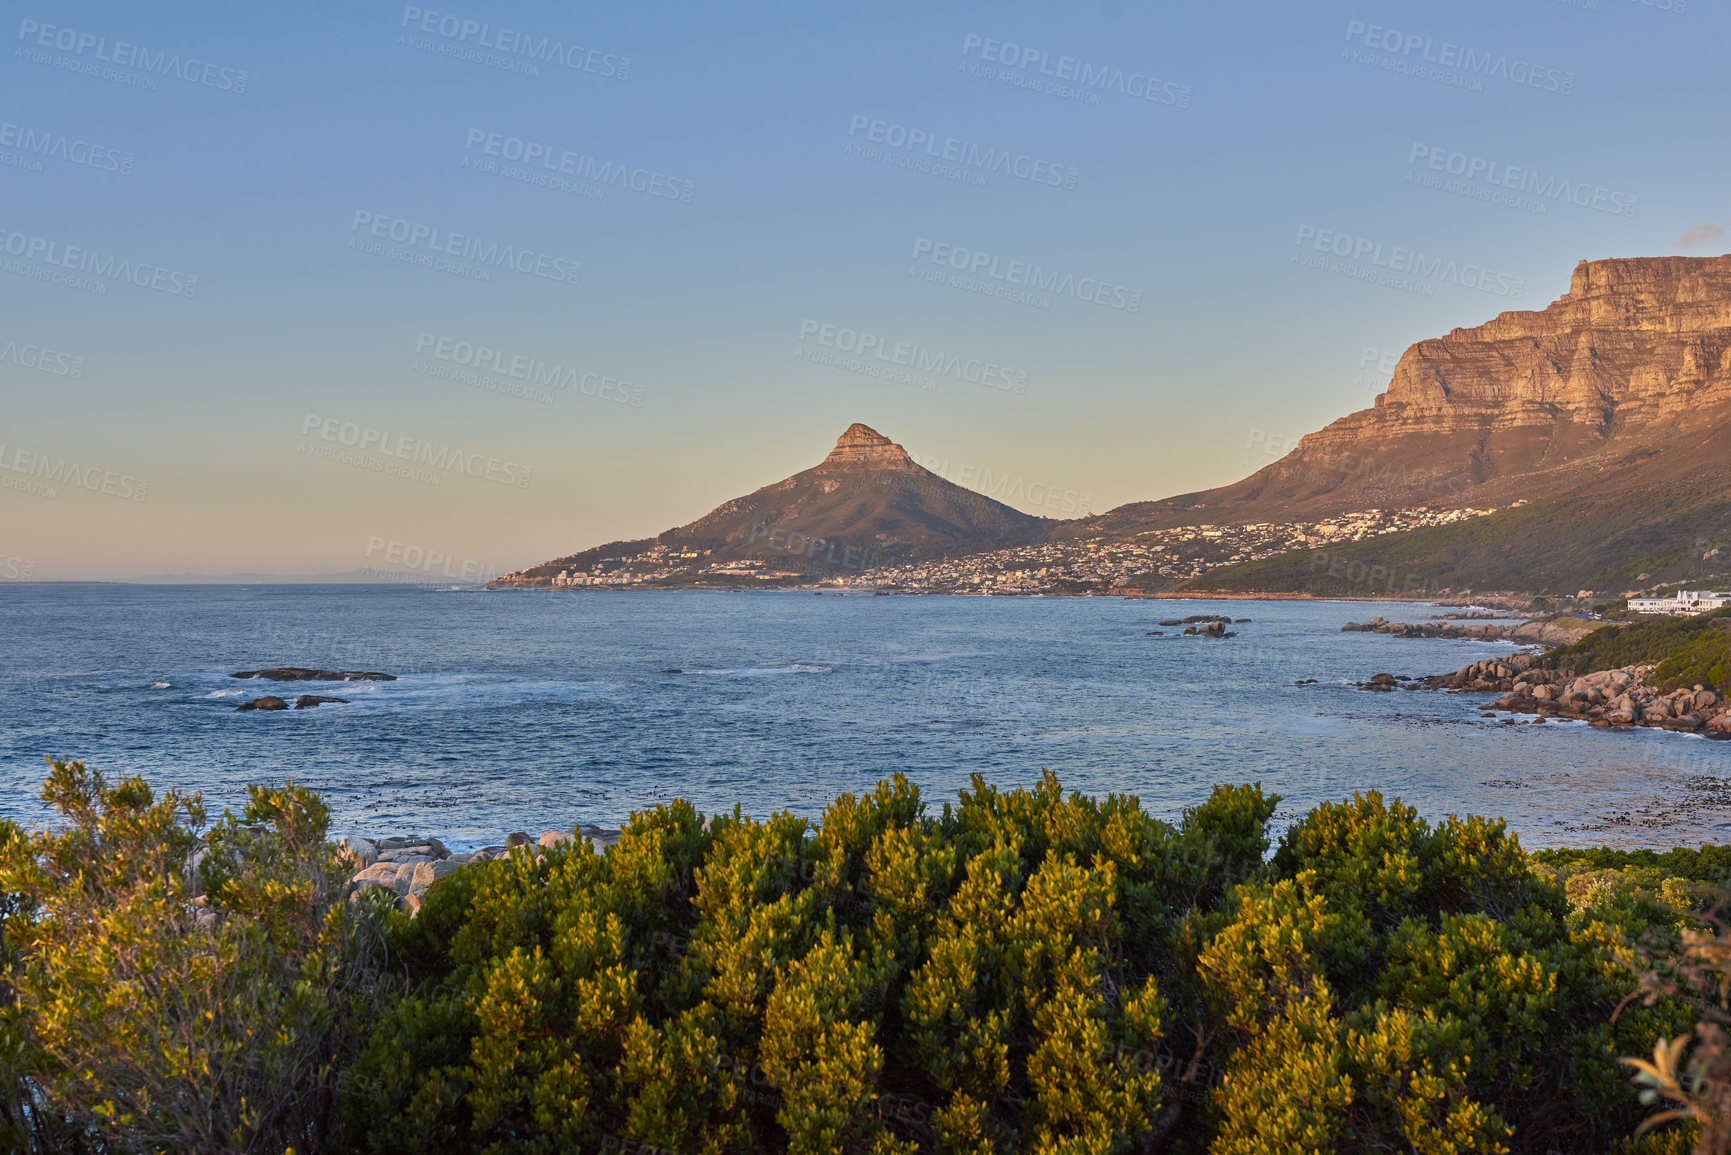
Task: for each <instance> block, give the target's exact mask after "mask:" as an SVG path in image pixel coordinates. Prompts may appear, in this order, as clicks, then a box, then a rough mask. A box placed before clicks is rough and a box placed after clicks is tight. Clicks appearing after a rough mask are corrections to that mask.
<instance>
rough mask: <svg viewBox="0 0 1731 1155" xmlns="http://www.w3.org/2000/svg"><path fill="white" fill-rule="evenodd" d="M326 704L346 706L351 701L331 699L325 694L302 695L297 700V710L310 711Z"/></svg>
mask: <svg viewBox="0 0 1731 1155" xmlns="http://www.w3.org/2000/svg"><path fill="white" fill-rule="evenodd" d="M326 703H332V704H336V705H342V706H346V705H348V704H349V700H348V699H347V698H331V697H327V696H326V695H324V694H302V695H301V696H300V697H298V698H296V699H295V709H297V710H310V709H312V708H313V707H314V706H323V705H325V704H326Z"/></svg>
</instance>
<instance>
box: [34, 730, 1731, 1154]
mask: <svg viewBox="0 0 1731 1155" xmlns="http://www.w3.org/2000/svg"><path fill="white" fill-rule="evenodd" d="M44 798H45V799H47V800H48V801H49V802H50V803H52V804H53V805H54V806H55V807H57V808H58V810H59V812H60V814H61V817H62V819H63V824H62V826H61V828H60V829H59V830H57V831H55V832H35V833H30V834H26V833H24V832H22V831H19V830H18V829H17V828H16V827H11V826H9V825H7V826H0V901H3V902H4V906H3V907H0V913H3V914H4V915H5V919H6V921H5V923H4V937H3V939H0V948H3V952H4V953H0V962H3V964H4V970H3V971H0V1127H5V1128H7V1129H8V1130H7V1131H6V1133H5V1136H4V1137H3V1138H0V1147H4V1148H5V1149H9V1150H18V1151H27V1152H33V1153H46V1152H61V1151H68V1152H70V1151H78V1152H89V1153H108V1152H116V1153H118V1152H123V1151H124V1152H134V1151H148V1152H170V1151H175V1152H178V1151H200V1152H203V1151H210V1152H215V1151H256V1152H269V1153H271V1155H277V1153H279V1152H283V1151H285V1150H286V1149H292V1150H294V1151H295V1152H297V1153H299V1155H309V1153H314V1152H322V1151H333V1152H393V1153H394V1152H455V1153H463V1152H489V1153H499V1155H503V1153H505V1152H529V1153H535V1152H567V1151H571V1152H612V1151H616V1152H657V1153H659V1152H680V1153H696V1152H706V1153H715V1155H720V1153H724V1152H738V1153H739V1155H755V1153H758V1152H788V1153H800V1155H805V1153H818V1152H825V1153H831V1152H834V1153H840V1152H861V1153H867V1152H869V1153H872V1155H896V1153H908V1155H912V1153H914V1152H1004V1153H1009V1152H1023V1151H1032V1152H1051V1153H1058V1152H1101V1153H1106V1152H1126V1153H1127V1152H1154V1151H1170V1152H1204V1151H1207V1152H1218V1153H1222V1155H1225V1153H1236V1152H1243V1153H1247V1155H1248V1153H1263V1152H1270V1153H1272V1152H1298V1151H1318V1150H1328V1151H1354V1152H1356V1151H1384V1150H1387V1151H1396V1150H1398V1151H1414V1152H1424V1153H1427V1155H1431V1153H1434V1155H1443V1153H1453V1152H1508V1153H1511V1155H1512V1153H1514V1152H1549V1151H1559V1150H1560V1151H1570V1152H1619V1153H1623V1155H1637V1153H1642V1152H1645V1153H1658V1152H1677V1153H1680V1152H1683V1151H1685V1150H1688V1149H1689V1148H1690V1147H1691V1145H1692V1144H1693V1143H1694V1142H1695V1140H1696V1138H1697V1135H1699V1136H1700V1137H1701V1139H1702V1142H1703V1143H1704V1144H1705V1143H1707V1142H1708V1141H1709V1139H1711V1137H1712V1136H1713V1135H1715V1134H1717V1132H1716V1131H1715V1130H1714V1126H1715V1125H1716V1124H1715V1120H1716V1119H1717V1118H1718V1116H1716V1115H1713V1114H1712V1113H1711V1112H1708V1111H1706V1110H1705V1109H1704V1108H1703V1109H1701V1110H1702V1111H1703V1112H1704V1113H1702V1114H1700V1115H1698V1118H1699V1119H1700V1120H1701V1121H1702V1122H1705V1123H1707V1124H1708V1126H1705V1127H1698V1126H1697V1124H1696V1123H1692V1122H1685V1123H1683V1124H1681V1125H1678V1124H1672V1125H1668V1126H1664V1127H1661V1128H1659V1129H1658V1130H1655V1131H1651V1132H1649V1133H1648V1134H1646V1135H1645V1136H1644V1137H1642V1138H1639V1139H1637V1138H1635V1137H1634V1135H1635V1132H1636V1130H1637V1128H1638V1127H1639V1126H1640V1124H1641V1123H1642V1121H1643V1119H1645V1118H1647V1117H1648V1116H1649V1114H1650V1112H1651V1108H1650V1107H1649V1106H1648V1105H1644V1104H1643V1102H1642V1101H1641V1100H1640V1099H1639V1098H1638V1097H1637V1094H1636V1087H1635V1086H1634V1085H1633V1084H1632V1083H1631V1079H1630V1070H1629V1068H1627V1067H1626V1066H1624V1065H1623V1064H1621V1063H1620V1062H1619V1061H1618V1057H1619V1056H1623V1055H1647V1054H1649V1053H1650V1052H1651V1051H1652V1049H1653V1046H1654V1044H1655V1042H1656V1041H1662V1040H1670V1039H1672V1038H1673V1037H1678V1036H1683V1035H1686V1034H1687V1033H1688V1032H1689V1030H1690V1029H1691V1027H1692V1026H1693V1024H1694V1023H1695V1022H1696V1020H1697V1017H1698V1014H1699V1013H1701V1011H1700V1008H1699V1007H1698V1006H1697V1005H1696V1002H1695V1001H1694V1000H1692V999H1691V998H1689V997H1687V994H1688V992H1687V991H1679V992H1678V993H1676V994H1668V993H1665V992H1664V991H1658V990H1655V992H1654V994H1653V997H1652V998H1651V999H1650V1000H1638V999H1637V1000H1632V1001H1627V1005H1623V1004H1625V1001H1626V1000H1627V999H1628V996H1630V995H1632V994H1634V993H1636V992H1637V990H1638V988H1639V985H1640V982H1641V978H1640V976H1641V975H1642V974H1643V973H1653V974H1658V973H1670V971H1669V968H1668V964H1666V963H1664V962H1663V961H1660V962H1658V963H1657V969H1656V970H1655V969H1654V968H1655V962H1654V961H1653V959H1652V958H1650V957H1649V956H1650V952H1654V951H1656V952H1658V953H1659V955H1661V956H1664V955H1668V954H1670V953H1672V952H1674V951H1675V950H1676V949H1677V948H1678V946H1679V945H1680V943H1681V942H1682V939H1681V936H1682V933H1683V932H1684V931H1685V929H1686V928H1687V927H1688V926H1689V925H1691V922H1692V921H1693V917H1694V916H1693V915H1692V914H1691V913H1690V912H1691V910H1692V909H1693V908H1697V907H1699V906H1701V905H1703V904H1704V903H1705V902H1706V901H1707V900H1706V898H1705V896H1704V895H1703V894H1702V893H1701V891H1700V890H1699V889H1698V887H1699V884H1700V883H1701V882H1703V881H1708V882H1711V881H1716V880H1720V879H1722V878H1723V876H1724V873H1725V869H1724V868H1725V867H1726V866H1727V865H1728V864H1731V849H1728V848H1712V849H1709V850H1703V851H1700V852H1684V851H1675V852H1672V853H1671V854H1669V855H1648V856H1642V855H1640V854H1634V855H1629V854H1621V853H1619V852H1610V851H1571V852H1544V853H1541V854H1538V855H1533V856H1529V855H1527V854H1526V853H1524V852H1523V851H1522V850H1521V848H1520V846H1519V845H1518V843H1517V842H1516V841H1515V839H1514V838H1513V837H1511V836H1510V835H1508V834H1507V832H1506V831H1505V830H1504V829H1503V826H1502V824H1501V823H1499V822H1495V821H1488V820H1485V819H1482V818H1473V817H1468V818H1464V819H1462V818H1453V817H1451V818H1449V819H1447V820H1445V821H1442V822H1440V823H1437V824H1434V825H1433V824H1430V823H1427V822H1425V821H1423V820H1421V819H1420V818H1419V817H1418V816H1417V814H1416V813H1415V812H1414V811H1413V810H1412V809H1411V808H1410V807H1407V806H1404V805H1402V804H1401V803H1399V802H1398V801H1393V802H1389V801H1385V800H1384V799H1382V798H1381V797H1380V796H1378V795H1376V794H1369V795H1363V796H1357V797H1354V798H1353V799H1352V800H1350V801H1348V802H1344V803H1340V804H1331V805H1324V806H1320V807H1318V808H1316V809H1314V810H1312V811H1310V812H1309V813H1307V814H1305V815H1303V816H1302V817H1301V818H1300V819H1299V820H1298V821H1297V823H1296V824H1295V825H1293V826H1292V827H1291V828H1290V829H1289V830H1287V831H1286V832H1285V834H1284V835H1283V836H1281V837H1280V839H1279V841H1278V844H1277V845H1273V846H1272V850H1273V853H1272V855H1270V854H1269V853H1268V852H1269V850H1270V849H1271V833H1270V830H1269V823H1270V820H1271V818H1272V816H1273V814H1274V810H1275V806H1276V803H1277V801H1278V800H1277V799H1276V798H1274V797H1272V796H1268V795H1264V794H1263V793H1262V791H1261V790H1260V788H1258V787H1254V786H1237V787H1220V788H1217V789H1216V790H1215V791H1214V792H1213V794H1212V796H1211V797H1210V798H1209V799H1208V801H1207V802H1205V803H1203V804H1202V805H1200V806H1197V807H1195V808H1194V809H1192V810H1190V811H1188V812H1186V813H1185V815H1184V816H1183V818H1182V819H1181V820H1180V821H1179V822H1177V823H1167V822H1163V821H1160V820H1158V819H1155V818H1153V817H1152V816H1150V815H1149V814H1148V813H1147V812H1146V811H1144V810H1143V809H1142V807H1141V805H1140V804H1139V803H1138V802H1137V800H1136V799H1134V798H1130V797H1122V796H1110V797H1107V798H1104V799H1091V798H1088V797H1084V796H1081V795H1077V794H1069V795H1066V794H1065V793H1064V792H1063V790H1062V789H1061V787H1060V786H1059V783H1058V781H1057V780H1056V779H1055V778H1054V777H1052V776H1051V775H1049V774H1048V775H1046V776H1045V777H1044V778H1043V779H1042V780H1041V781H1040V783H1039V784H1038V785H1037V786H1035V787H1033V788H1032V789H1015V790H1011V791H1007V792H1006V791H1000V790H998V789H996V788H994V787H992V786H989V785H987V784H986V783H985V782H983V781H981V780H980V779H978V778H975V779H974V782H973V785H972V787H971V789H969V790H966V791H964V792H962V794H961V796H960V798H959V801H958V802H957V803H955V804H953V805H946V806H944V807H943V808H942V809H941V810H940V811H937V812H932V811H931V810H930V809H929V808H928V807H927V806H926V804H925V803H924V802H923V801H922V799H921V797H920V795H919V792H918V791H917V790H916V789H915V788H914V787H913V786H912V785H910V784H909V783H908V782H907V781H906V780H905V779H903V778H902V777H900V776H896V777H894V778H892V779H891V780H889V781H887V782H883V783H880V784H879V786H878V787H877V788H876V790H874V791H873V792H872V793H871V794H869V795H865V796H863V797H853V796H843V797H841V798H839V799H837V800H836V801H835V802H834V803H833V804H832V805H831V806H830V807H829V809H828V810H827V811H826V812H825V813H824V814H823V815H822V818H821V820H820V821H817V822H811V821H808V820H806V819H802V818H797V817H794V816H792V815H788V814H778V815H775V816H773V817H771V818H769V819H767V820H765V821H755V820H752V819H750V818H746V817H744V816H742V815H740V814H739V813H738V812H737V811H736V812H735V813H733V814H722V815H712V816H710V817H709V818H707V819H706V818H704V817H703V816H702V815H700V814H698V813H697V812H696V811H695V810H694V809H692V808H691V807H690V806H689V805H688V804H686V803H684V802H674V803H671V804H668V805H665V806H658V807H656V808H655V809H653V810H648V811H645V812H643V813H640V814H637V815H634V816H633V818H632V819H631V821H630V823H629V824H628V826H627V828H626V829H625V831H624V833H623V837H622V838H621V840H620V841H619V842H618V843H617V844H616V845H614V846H613V847H612V848H610V849H609V850H608V851H607V852H606V853H605V854H597V853H595V852H594V851H593V850H592V849H591V848H590V847H589V845H588V843H587V842H586V841H581V840H580V841H578V842H576V843H574V844H570V845H568V846H562V847H558V848H555V849H552V850H550V851H544V852H543V851H539V850H537V849H536V848H534V847H526V848H519V849H517V850H515V851H513V852H512V854H511V856H510V857H509V858H506V859H502V860H498V861H492V862H486V863H480V864H474V865H470V866H465V867H463V868H461V869H459V870H457V871H455V872H453V873H452V874H450V875H448V876H446V877H444V878H443V879H441V880H440V881H439V882H438V883H437V884H435V885H434V886H433V887H432V889H431V890H429V891H428V893H427V896H426V902H425V905H424V906H423V907H422V908H421V910H420V912H419V916H418V917H416V918H412V919H411V918H410V917H409V916H408V915H407V913H405V912H402V911H393V910H391V909H390V908H389V907H388V906H386V905H384V904H383V903H382V902H380V901H378V900H377V899H376V898H375V899H374V900H372V901H367V902H361V903H353V902H344V901H341V896H342V890H341V888H340V887H339V886H338V885H337V879H338V878H340V877H341V869H340V868H339V867H338V865H337V861H336V857H337V856H336V852H335V851H334V849H333V848H332V847H330V846H329V845H328V844H326V843H325V842H324V829H325V823H326V816H325V813H324V809H323V807H322V806H321V805H320V804H319V803H318V800H317V799H316V798H314V797H313V796H312V795H310V794H308V793H307V792H306V791H304V790H302V789H300V788H297V787H293V786H289V787H284V788H280V789H276V788H273V789H257V788H255V790H254V791H253V795H252V800H251V804H250V805H249V807H248V808H247V810H246V812H245V813H243V814H242V815H239V816H232V815H231V816H225V818H224V819H223V820H222V821H221V822H219V823H217V824H216V825H215V826H214V827H213V828H212V829H211V830H210V831H209V837H208V838H207V839H201V838H200V835H199V830H200V828H201V827H202V826H203V824H204V814H203V807H202V804H201V803H200V802H199V800H198V799H197V798H187V797H183V796H180V795H177V794H173V793H170V794H166V795H163V796H160V797H158V796H157V795H155V794H154V793H153V792H152V791H151V790H150V789H149V787H148V786H147V785H146V784H145V783H143V782H142V781H139V780H137V779H130V780H128V781H126V782H123V783H121V784H120V785H118V786H109V785H108V784H106V783H105V782H104V781H103V780H102V779H101V778H100V776H98V775H95V774H94V773H92V772H90V771H88V770H87V769H85V768H84V767H83V766H82V765H81V764H78V763H72V764H64V763H57V764H55V767H54V771H53V774H52V775H51V776H50V778H49V782H48V785H47V786H46V787H45V789H44ZM200 847H203V848H205V849H206V853H205V856H204V857H203V859H202V861H201V863H200V864H199V866H198V867H197V868H196V869H195V870H193V871H190V872H189V871H187V870H184V869H182V868H181V866H180V864H181V863H182V862H184V861H185V855H186V853H187V851H189V850H193V849H197V848H200ZM1589 875H1592V876H1594V877H1593V878H1591V879H1587V876H1589ZM1612 875H1614V876H1615V877H1611V876H1612ZM1581 879H1587V881H1584V882H1583V881H1579V880H1581ZM201 889H202V891H203V895H202V896H200V895H199V893H198V892H199V891H200V890H201ZM369 893H371V894H373V895H375V896H376V895H379V894H381V893H382V892H379V891H373V892H369ZM387 897H388V896H387ZM1619 1008H1620V1009H1619ZM1696 1053H1701V1054H1705V1053H1707V1052H1706V1048H1705V1044H1704V1045H1703V1048H1701V1049H1700V1050H1699V1051H1698V1052H1696ZM1674 1067H1675V1064H1672V1063H1669V1061H1668V1060H1667V1063H1666V1064H1665V1065H1663V1066H1662V1067H1659V1066H1656V1067H1655V1070H1656V1071H1657V1074H1655V1075H1653V1076H1652V1077H1651V1078H1650V1079H1649V1081H1648V1083H1647V1084H1646V1085H1647V1086H1648V1087H1649V1088H1650V1089H1652V1090H1656V1091H1657V1092H1658V1093H1659V1094H1661V1095H1663V1094H1669V1093H1673V1092H1675V1093H1678V1094H1684V1092H1681V1091H1678V1090H1677V1084H1676V1080H1675V1076H1676V1071H1675V1070H1674V1069H1673V1068H1674ZM1666 1080H1670V1081H1669V1082H1667V1081H1666Z"/></svg>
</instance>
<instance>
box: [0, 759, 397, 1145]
mask: <svg viewBox="0 0 1731 1155" xmlns="http://www.w3.org/2000/svg"><path fill="white" fill-rule="evenodd" d="M250 794H251V799H250V804H249V805H248V807H247V809H246V811H245V813H244V814H242V815H240V816H239V817H236V816H235V815H233V814H226V815H224V817H223V819H222V821H221V822H219V823H217V824H216V825H215V826H214V827H213V828H211V829H210V830H209V831H208V832H207V833H206V834H205V835H204V836H203V837H202V838H201V837H200V836H199V834H198V831H199V830H200V828H201V827H203V826H204V823H205V813H204V807H203V805H202V803H201V802H200V800H199V799H198V798H197V797H196V796H194V797H187V796H185V795H181V794H177V793H174V792H170V793H168V794H165V795H163V796H161V797H160V798H158V797H157V796H155V795H154V794H153V792H152V791H151V789H150V787H149V786H148V785H146V784H145V782H144V781H143V780H142V779H139V778H129V779H127V780H126V781H124V782H121V783H120V784H118V785H114V786H111V785H109V784H108V783H107V782H105V781H104V780H103V778H102V776H101V775H100V774H97V773H94V772H92V771H90V770H88V769H86V767H85V766H84V764H83V763H82V762H72V763H64V762H56V763H54V764H53V771H52V773H51V774H50V775H49V778H48V781H47V783H46V785H44V787H43V790H42V797H43V799H44V801H46V802H48V803H49V804H51V805H52V806H53V807H54V808H55V809H56V810H57V811H58V812H59V814H60V816H61V819H62V820H63V823H64V825H63V826H62V828H61V829H59V830H56V831H52V832H39V833H33V834H29V835H26V834H24V833H23V832H22V831H20V830H18V829H17V828H16V827H15V826H11V825H10V824H4V826H3V827H0V915H4V917H5V922H4V924H3V927H0V936H3V938H0V962H4V963H5V968H6V969H5V970H4V972H0V1150H21V1151H37V1152H54V1151H76V1152H108V1151H115V1152H120V1151H152V1152H154V1151H162V1152H168V1151H174V1152H186V1151H195V1152H218V1151H221V1152H230V1151H261V1152H271V1153H272V1155H276V1153H280V1152H282V1151H283V1150H284V1149H285V1147H289V1146H291V1145H294V1146H296V1147H298V1149H299V1150H301V1151H303V1152H305V1151H308V1150H310V1149H312V1148H314V1147H316V1146H318V1145H319V1144H320V1141H321V1139H322V1138H323V1137H324V1136H325V1135H326V1134H328V1131H329V1128H328V1125H327V1124H328V1120H329V1118H330V1116H331V1108H332V1103H333V1102H334V1096H335V1090H336V1075H337V1072H338V1070H340V1069H341V1067H342V1066H344V1065H346V1062H347V1061H348V1059H349V1058H350V1057H352V1056H351V1054H350V1053H349V1049H346V1046H345V1044H346V1041H352V1039H353V1034H352V1030H351V1028H352V1026H353V1025H354V1023H355V1022H356V1021H357V1017H358V1016H357V1013H356V1012H357V1011H365V1012H366V1017H367V1018H372V1019H376V1017H377V1015H378V1013H379V1010H378V1005H377V1004H376V1003H373V1004H372V1005H371V1006H370V1007H369V1006H367V1005H365V1004H364V1003H362V1002H360V1001H358V1000H357V995H358V994H359V993H360V987H361V986H363V985H365V984H366V983H368V981H369V979H370V976H371V975H373V974H374V973H375V972H376V968H375V967H373V966H372V965H370V962H369V958H368V954H367V951H366V949H365V945H366V943H367V942H368V941H369V940H370V941H371V942H374V943H377V942H378V941H379V936H378V934H377V932H376V930H374V932H373V933H372V934H370V935H367V934H364V933H357V931H362V930H364V929H365V928H364V925H363V924H364V923H365V922H366V920H367V918H368V915H367V912H366V911H365V910H364V909H360V908H357V909H353V910H351V909H345V908H343V907H341V906H335V905H333V902H332V899H333V896H334V894H335V892H336V888H337V887H338V886H340V884H341V882H342V881H343V878H344V875H343V872H342V870H341V868H340V866H339V865H338V862H337V858H336V855H335V852H334V849H333V848H332V847H331V845H330V844H329V843H328V842H327V841H326V839H325V832H326V827H327V824H328V815H327V812H326V810H325V807H324V805H323V804H322V803H321V802H319V800H318V798H317V796H315V795H313V794H311V793H310V792H308V791H306V790H305V789H303V788H300V787H297V786H294V785H293V784H290V785H289V786H287V787H284V788H281V789H262V788H259V787H252V788H251V791H250ZM376 953H377V952H376V951H375V952H374V954H375V955H376Z"/></svg>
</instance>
